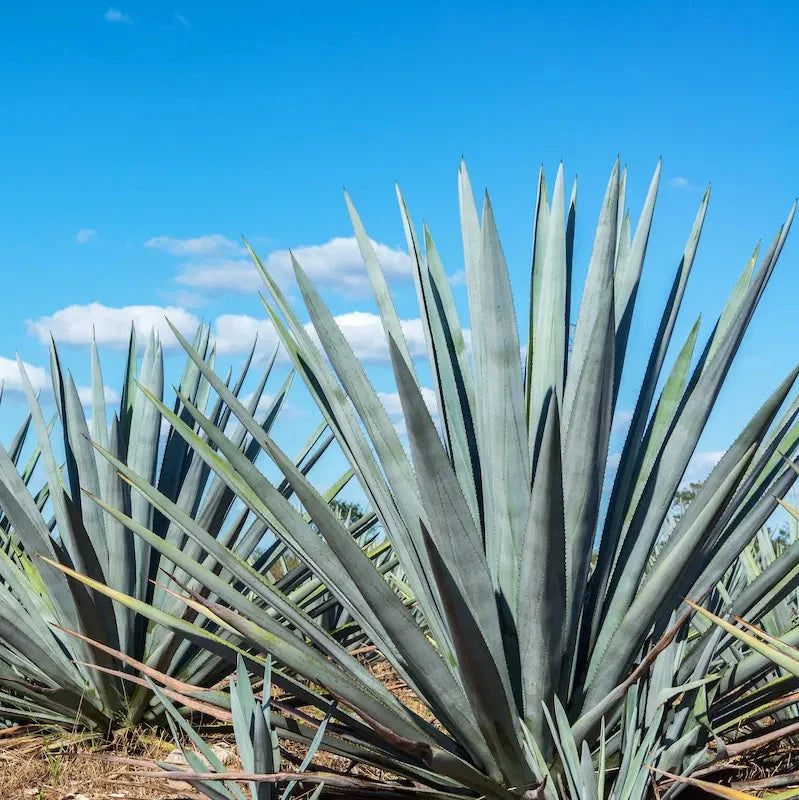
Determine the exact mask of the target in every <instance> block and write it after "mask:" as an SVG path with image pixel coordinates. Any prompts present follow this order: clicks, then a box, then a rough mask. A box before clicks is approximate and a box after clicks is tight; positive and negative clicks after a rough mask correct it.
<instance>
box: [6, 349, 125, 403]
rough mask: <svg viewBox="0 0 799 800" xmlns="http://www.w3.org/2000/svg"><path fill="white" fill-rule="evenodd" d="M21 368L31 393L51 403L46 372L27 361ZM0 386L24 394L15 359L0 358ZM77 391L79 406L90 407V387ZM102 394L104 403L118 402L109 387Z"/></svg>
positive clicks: (50, 385)
mask: <svg viewBox="0 0 799 800" xmlns="http://www.w3.org/2000/svg"><path fill="white" fill-rule="evenodd" d="M22 367H23V369H24V370H25V374H26V375H27V376H28V380H29V381H30V384H31V387H32V388H33V391H34V392H36V393H37V394H38V393H41V399H42V401H45V402H50V401H52V400H53V394H52V392H53V388H52V383H51V381H50V377H49V376H48V374H47V372H46V371H45V370H44V369H43V368H42V367H37V366H35V365H34V364H29V363H28V362H27V361H23V362H22ZM0 384H2V386H3V389H4V390H5V391H9V392H13V393H15V394H22V392H24V387H23V382H22V374H21V371H20V365H19V363H18V362H17V361H16V359H13V358H5V357H4V356H0ZM77 390H78V399H79V400H80V403H81V405H82V406H84V407H85V408H88V407H89V406H91V403H92V388H91V387H90V386H78V387H77ZM103 394H104V395H105V401H106V402H107V403H118V402H119V394H118V393H117V392H115V391H114V390H113V389H111V388H110V387H109V386H103Z"/></svg>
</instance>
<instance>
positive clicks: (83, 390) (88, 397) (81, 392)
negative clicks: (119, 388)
mask: <svg viewBox="0 0 799 800" xmlns="http://www.w3.org/2000/svg"><path fill="white" fill-rule="evenodd" d="M103 395H104V396H105V402H106V403H109V404H112V405H113V404H115V403H118V402H119V399H120V398H119V394H118V393H117V392H115V391H114V390H113V389H112V388H111V387H110V386H103ZM78 398H79V399H80V404H81V405H82V406H86V407H89V406H91V404H92V387H91V386H78Z"/></svg>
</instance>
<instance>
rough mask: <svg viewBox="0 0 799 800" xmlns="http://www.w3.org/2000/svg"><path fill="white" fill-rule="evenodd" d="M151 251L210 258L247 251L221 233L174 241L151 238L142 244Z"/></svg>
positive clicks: (169, 238)
mask: <svg viewBox="0 0 799 800" xmlns="http://www.w3.org/2000/svg"><path fill="white" fill-rule="evenodd" d="M144 246H145V247H150V248H152V249H153V250H163V251H164V252H165V253H169V254H170V255H173V256H190V257H194V256H198V257H202V258H205V257H212V256H220V255H229V254H233V253H235V254H239V255H240V254H242V253H246V252H247V251H246V250H245V248H243V247H242V246H241V245H240V244H237V243H236V242H234V241H232V240H231V239H228V238H227V236H222V234H221V233H210V234H208V235H207V236H196V237H195V238H193V239H174V238H172V237H171V236H153V237H152V239H148V240H147V241H146V242H145V243H144Z"/></svg>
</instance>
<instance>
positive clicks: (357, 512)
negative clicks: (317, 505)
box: [330, 500, 365, 525]
mask: <svg viewBox="0 0 799 800" xmlns="http://www.w3.org/2000/svg"><path fill="white" fill-rule="evenodd" d="M330 507H331V508H332V509H333V511H335V512H336V514H337V515H338V518H339V519H340V520H341V521H342V522H348V523H349V524H350V525H352V524H353V523H354V522H357V521H358V520H359V519H361V517H363V515H364V513H365V512H364V510H363V508H362V507H361V506H360V505H359V504H358V503H350V502H349V501H348V500H331V501H330Z"/></svg>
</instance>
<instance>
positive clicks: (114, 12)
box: [103, 6, 133, 22]
mask: <svg viewBox="0 0 799 800" xmlns="http://www.w3.org/2000/svg"><path fill="white" fill-rule="evenodd" d="M103 19H105V21H106V22H133V18H132V17H131V16H130V14H123V13H122V12H121V11H120V10H119V9H118V8H114V7H113V6H109V7H108V11H106V12H105V14H103Z"/></svg>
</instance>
